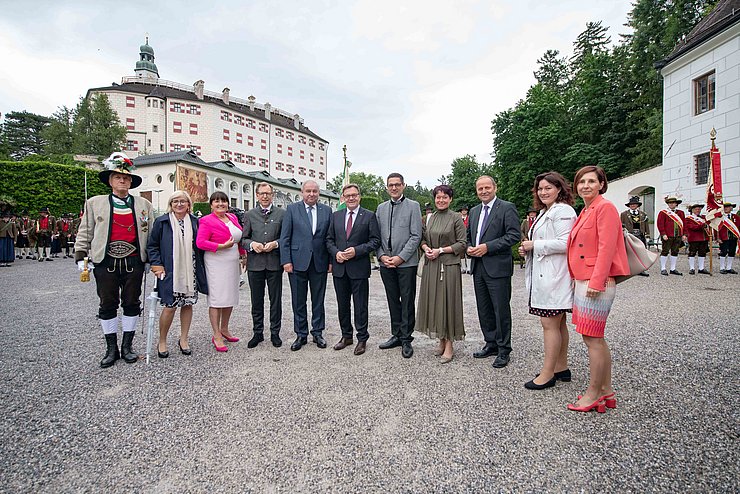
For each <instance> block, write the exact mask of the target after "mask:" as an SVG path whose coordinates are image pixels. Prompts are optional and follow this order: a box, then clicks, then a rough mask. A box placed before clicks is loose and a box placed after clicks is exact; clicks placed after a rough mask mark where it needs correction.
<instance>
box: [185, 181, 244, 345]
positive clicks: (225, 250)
mask: <svg viewBox="0 0 740 494" xmlns="http://www.w3.org/2000/svg"><path fill="white" fill-rule="evenodd" d="M210 204H211V211H212V212H211V214H209V215H206V216H204V217H203V218H201V219H200V221H199V222H198V224H199V228H198V236H197V238H196V240H195V243H196V245H197V246H198V248H199V249H202V250H204V251H205V255H204V256H203V257H204V261H205V262H204V263H205V266H206V280H207V282H208V318H209V319H210V320H211V327H212V328H213V337H212V338H211V343H213V346H214V347H216V350H217V351H219V352H225V351H227V350H228V348H227V347H226V344H225V343H224V340H226V341H228V342H230V343H233V342H237V341H239V338H236V337H234V335H232V334H231V331H229V318H230V317H231V311H232V310H233V309H234V306H236V305H239V276H240V274H241V272H240V269H239V255H240V254H245V251H244V249H242V248H241V247H240V246H239V240H241V238H242V227H241V225H240V224H239V220H238V219H237V218H236V216H234V215H233V214H230V213H228V211H229V198H228V196H227V195H226V194H224V193H223V192H220V191H216V192H214V193H213V194H211V198H210Z"/></svg>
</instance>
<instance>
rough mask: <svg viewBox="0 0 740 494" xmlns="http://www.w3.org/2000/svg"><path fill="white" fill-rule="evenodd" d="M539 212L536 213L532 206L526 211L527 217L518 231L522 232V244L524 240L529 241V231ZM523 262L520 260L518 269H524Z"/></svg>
mask: <svg viewBox="0 0 740 494" xmlns="http://www.w3.org/2000/svg"><path fill="white" fill-rule="evenodd" d="M538 213H539V211H537V210H536V209H535V208H533V207H532V206H530V207H529V209H527V216H525V217H524V219H523V220H522V224H521V226H520V230H521V231H522V240H521V241H522V242H523V241H525V240H529V229H530V228H532V225H534V220H535V219H536V218H537V214H538ZM524 265H525V261H524V259H522V261H521V262H520V263H519V268H520V269H524Z"/></svg>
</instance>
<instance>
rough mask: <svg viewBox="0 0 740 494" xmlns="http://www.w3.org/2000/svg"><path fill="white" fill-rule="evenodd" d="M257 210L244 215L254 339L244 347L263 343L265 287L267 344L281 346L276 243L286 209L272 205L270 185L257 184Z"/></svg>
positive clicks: (280, 283) (280, 272)
mask: <svg viewBox="0 0 740 494" xmlns="http://www.w3.org/2000/svg"><path fill="white" fill-rule="evenodd" d="M255 190H256V192H257V201H258V202H259V207H256V208H252V209H250V210H249V211H247V213H246V214H245V215H244V230H243V232H242V247H244V249H245V250H247V251H248V255H247V279H248V280H249V290H250V293H251V296H252V329H253V331H254V336H252V339H251V340H249V342H248V343H247V348H254V347H256V346H257V345H259V344H260V343H261V342H262V341H264V339H265V337H264V336H263V333H264V330H265V324H264V321H265V284H266V285H267V292H268V295H269V297H270V341H271V342H272V346H274V347H280V346H282V344H283V340H281V339H280V326H281V319H282V318H283V308H282V298H283V297H282V294H283V267H282V266H281V265H280V248H279V241H278V239H279V238H280V229H281V226H282V224H283V216H284V215H285V210H283V209H280V208H276V207H275V206H273V204H272V196H273V190H272V185H270V184H268V183H267V182H261V183H259V184H257V187H256V189H255Z"/></svg>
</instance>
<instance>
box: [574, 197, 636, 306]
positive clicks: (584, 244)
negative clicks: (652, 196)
mask: <svg viewBox="0 0 740 494" xmlns="http://www.w3.org/2000/svg"><path fill="white" fill-rule="evenodd" d="M568 269H569V270H570V276H571V277H572V278H573V279H574V280H589V282H588V287H589V288H592V289H594V290H598V291H600V292H603V291H604V290H605V288H606V281H607V278H609V277H614V276H620V275H627V274H629V272H630V269H629V263H628V262H627V251H626V250H625V248H624V235H623V233H622V222H621V221H620V219H619V213H618V212H617V208H616V207H615V206H614V204H612V203H611V202H609V201H607V200H606V199H604V197H603V196H601V195H599V196H598V197H597V198H596V199H594V201H593V202H592V203H591V206H589V207H588V208H584V209H583V211H581V214H580V215H579V216H578V219H577V220H576V224H575V225H573V229H572V230H571V231H570V236H569V237H568Z"/></svg>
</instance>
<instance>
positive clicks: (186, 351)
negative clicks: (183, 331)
mask: <svg viewBox="0 0 740 494" xmlns="http://www.w3.org/2000/svg"><path fill="white" fill-rule="evenodd" d="M177 346H179V347H180V353H182V354H183V355H192V354H193V351H192V350H191V349H190V348H183V347H182V345H181V344H180V340H177Z"/></svg>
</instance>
